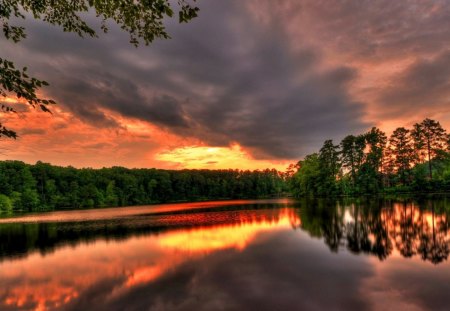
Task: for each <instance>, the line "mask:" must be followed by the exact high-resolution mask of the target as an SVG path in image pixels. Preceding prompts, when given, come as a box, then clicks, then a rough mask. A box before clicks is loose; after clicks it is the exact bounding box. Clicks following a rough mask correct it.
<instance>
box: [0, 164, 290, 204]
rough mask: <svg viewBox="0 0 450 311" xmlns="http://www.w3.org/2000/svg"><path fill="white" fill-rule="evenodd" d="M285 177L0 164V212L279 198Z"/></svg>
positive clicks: (271, 172) (262, 173) (255, 173)
mask: <svg viewBox="0 0 450 311" xmlns="http://www.w3.org/2000/svg"><path fill="white" fill-rule="evenodd" d="M285 190H286V189H285V182H284V174H283V173H280V172H278V171H276V170H274V169H272V170H269V169H266V170H263V171H261V170H256V171H248V170H246V171H242V170H231V169H230V170H206V169H202V170H162V169H127V168H123V167H112V168H102V169H91V168H84V169H76V168H73V167H59V166H53V165H50V164H47V163H42V162H37V163H36V164H35V165H30V164H25V163H23V162H20V161H2V162H0V210H6V211H40V210H53V209H62V208H90V207H110V206H128V205H143V204H151V203H163V202H182V201H201V200H218V199H244V198H247V199H248V198H261V197H272V196H279V195H281V193H282V192H283V191H285Z"/></svg>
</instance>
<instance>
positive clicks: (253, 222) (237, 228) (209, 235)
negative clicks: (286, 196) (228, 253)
mask: <svg viewBox="0 0 450 311" xmlns="http://www.w3.org/2000/svg"><path fill="white" fill-rule="evenodd" d="M276 216H277V217H276V219H274V218H270V217H268V215H267V214H261V215H258V214H256V213H255V212H253V213H252V214H251V215H250V216H249V215H247V217H244V215H241V217H240V218H239V221H238V222H237V223H236V224H233V225H223V226H215V227H214V229H213V230H211V228H208V227H204V228H196V229H194V230H183V231H179V232H173V233H169V234H166V235H165V236H163V237H161V238H160V239H159V244H160V245H161V246H162V247H165V248H171V249H176V250H182V251H187V252H190V253H195V252H202V253H209V252H212V251H215V250H220V249H225V248H235V249H238V250H243V249H244V248H245V247H247V245H248V244H250V243H251V242H252V241H253V240H254V239H255V236H256V235H257V234H260V233H261V232H264V231H270V230H273V229H274V227H275V226H276V227H279V228H289V227H296V226H299V225H300V218H299V217H298V215H297V214H295V213H294V211H293V210H290V209H283V210H281V211H280V212H279V214H278V215H276Z"/></svg>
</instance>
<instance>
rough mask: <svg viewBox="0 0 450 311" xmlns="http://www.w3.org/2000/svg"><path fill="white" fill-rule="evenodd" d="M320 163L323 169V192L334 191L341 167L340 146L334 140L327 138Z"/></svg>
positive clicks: (320, 156)
mask: <svg viewBox="0 0 450 311" xmlns="http://www.w3.org/2000/svg"><path fill="white" fill-rule="evenodd" d="M319 165H320V171H321V182H320V192H321V194H331V193H334V191H335V189H336V178H337V176H338V173H339V171H340V169H341V164H340V160H339V146H335V145H334V144H333V141H332V140H326V141H325V142H324V144H323V146H322V148H321V149H320V151H319Z"/></svg>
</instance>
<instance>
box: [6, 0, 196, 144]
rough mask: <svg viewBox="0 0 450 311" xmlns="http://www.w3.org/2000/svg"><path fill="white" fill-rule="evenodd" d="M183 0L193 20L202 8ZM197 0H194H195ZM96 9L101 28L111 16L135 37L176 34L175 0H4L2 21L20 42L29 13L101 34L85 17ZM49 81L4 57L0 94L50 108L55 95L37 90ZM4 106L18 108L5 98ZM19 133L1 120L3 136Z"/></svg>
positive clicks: (183, 17) (183, 13)
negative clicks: (170, 25)
mask: <svg viewBox="0 0 450 311" xmlns="http://www.w3.org/2000/svg"><path fill="white" fill-rule="evenodd" d="M188 1H189V0H178V6H179V10H178V20H179V22H180V23H184V22H188V21H190V20H191V19H193V18H195V17H196V16H197V13H198V11H199V9H198V8H197V7H195V6H193V5H192V4H191V3H189V2H188ZM195 1H196V0H192V2H195ZM90 11H92V12H95V14H96V16H97V17H98V18H100V20H101V30H102V31H103V32H105V33H106V32H107V31H108V26H107V22H108V21H109V20H112V21H114V22H115V23H117V24H118V25H119V26H120V28H122V29H123V30H125V31H127V32H128V33H129V34H130V43H131V44H133V45H135V46H138V45H139V43H140V42H143V43H144V44H146V45H148V44H149V43H151V42H152V41H153V40H155V39H156V38H163V39H167V38H170V36H169V34H168V33H167V32H166V29H165V25H164V23H163V21H164V19H165V18H166V17H169V18H170V17H173V15H174V11H173V9H172V5H171V2H170V1H169V0H154V1H147V0H136V1H130V0H115V1H111V0H58V1H50V0H7V1H1V2H0V27H1V28H2V30H3V35H4V37H5V38H6V39H7V40H11V41H13V42H15V43H17V42H19V41H20V40H22V39H24V38H26V32H25V28H24V27H22V26H17V25H13V24H11V23H12V22H15V21H17V20H20V19H25V18H26V17H27V16H33V17H34V18H35V19H39V20H42V21H44V22H46V23H49V24H51V25H56V26H59V27H61V28H62V30H63V31H64V32H74V33H76V34H78V35H79V36H80V37H85V36H89V37H97V32H96V31H95V30H94V28H93V27H92V26H90V25H88V24H87V22H86V21H85V20H84V19H83V18H82V14H84V13H86V12H90ZM46 85H48V83H47V82H46V81H43V80H40V79H37V78H35V77H30V76H29V75H28V73H27V68H26V67H25V68H22V69H17V68H16V67H15V66H14V63H13V62H12V61H10V60H7V59H3V58H0V96H1V97H8V96H15V97H17V98H18V99H21V98H23V99H24V100H25V101H26V102H27V103H28V104H30V105H31V106H33V107H36V108H39V109H41V110H43V111H45V112H49V111H50V110H49V108H48V106H49V105H51V104H55V102H54V101H53V100H51V99H44V98H40V97H39V96H38V95H37V91H38V90H39V89H40V88H41V87H42V86H46ZM0 110H1V111H2V112H15V110H14V108H12V107H11V106H7V105H5V104H3V105H1V106H0ZM2 136H4V137H9V138H16V137H17V134H16V132H14V131H12V130H10V129H8V128H6V127H5V126H4V125H3V124H2V123H0V137H2Z"/></svg>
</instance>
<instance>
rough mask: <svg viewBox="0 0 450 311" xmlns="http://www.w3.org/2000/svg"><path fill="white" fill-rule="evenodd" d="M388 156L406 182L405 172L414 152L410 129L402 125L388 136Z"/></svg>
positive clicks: (404, 182) (403, 181)
mask: <svg viewBox="0 0 450 311" xmlns="http://www.w3.org/2000/svg"><path fill="white" fill-rule="evenodd" d="M389 156H390V158H391V160H392V163H393V166H394V169H395V170H396V171H397V173H398V174H399V175H400V178H401V181H402V183H403V184H406V174H407V173H408V171H409V170H410V168H411V165H412V164H413V163H414V159H415V153H414V146H413V141H412V138H411V136H410V131H409V130H407V129H405V128H404V127H399V128H397V129H396V130H395V131H394V132H393V133H392V135H391V137H390V138H389Z"/></svg>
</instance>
